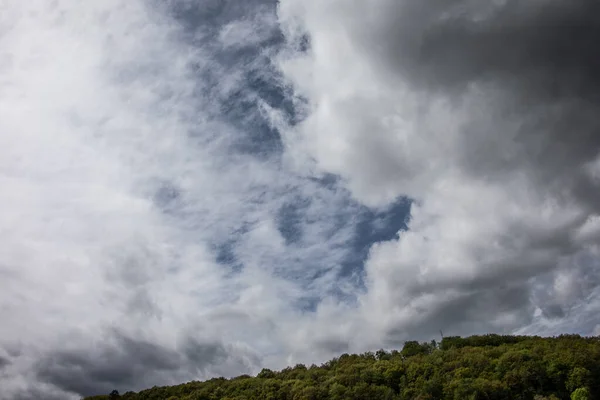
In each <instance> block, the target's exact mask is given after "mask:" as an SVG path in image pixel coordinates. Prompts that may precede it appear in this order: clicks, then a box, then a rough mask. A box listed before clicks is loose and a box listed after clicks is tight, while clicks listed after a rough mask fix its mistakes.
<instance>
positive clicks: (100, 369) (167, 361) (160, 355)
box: [36, 334, 183, 395]
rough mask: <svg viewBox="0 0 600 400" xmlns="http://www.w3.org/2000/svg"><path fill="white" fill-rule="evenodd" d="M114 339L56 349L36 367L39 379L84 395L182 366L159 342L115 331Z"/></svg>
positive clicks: (129, 384)
mask: <svg viewBox="0 0 600 400" xmlns="http://www.w3.org/2000/svg"><path fill="white" fill-rule="evenodd" d="M115 339H116V340H115V341H114V343H104V344H102V345H100V346H99V347H95V346H92V345H90V347H89V348H80V349H77V350H57V351H55V352H52V353H50V354H49V355H48V356H46V357H45V358H43V359H42V360H41V361H40V363H39V364H38V366H37V368H36V373H37V376H38V378H39V379H40V380H42V381H45V382H47V383H51V384H53V385H55V386H57V387H59V388H61V389H63V390H65V391H68V392H75V393H78V394H81V395H93V394H102V393H109V392H110V391H111V390H113V389H118V390H120V391H126V390H131V389H133V388H139V387H140V385H144V384H150V383H151V381H152V380H153V379H159V376H158V375H157V374H158V373H159V372H161V371H162V372H167V371H170V372H172V371H174V370H177V369H179V368H181V367H182V361H183V360H182V358H181V356H180V355H179V354H178V353H176V352H174V351H171V350H168V349H166V348H163V347H160V346H158V345H155V344H152V343H149V342H144V341H136V340H134V339H131V338H127V337H124V336H120V335H118V334H117V335H116V336H115Z"/></svg>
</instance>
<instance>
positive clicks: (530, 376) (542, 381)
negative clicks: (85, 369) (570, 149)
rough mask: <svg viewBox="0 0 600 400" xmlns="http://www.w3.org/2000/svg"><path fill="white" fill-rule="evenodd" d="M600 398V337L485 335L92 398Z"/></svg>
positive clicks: (280, 399)
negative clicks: (317, 364) (230, 377)
mask: <svg viewBox="0 0 600 400" xmlns="http://www.w3.org/2000/svg"><path fill="white" fill-rule="evenodd" d="M116 398H118V399H120V400H142V399H143V400H159V399H160V400H163V399H168V400H321V399H328V400H338V399H339V400H341V399H355V400H378V399H382V400H397V399H415V400H416V399H420V400H423V399H444V400H446V399H447V400H472V399H477V400H479V399H489V400H500V399H511V400H514V399H523V400H542V399H547V400H551V399H573V400H575V399H577V400H582V399H588V400H590V399H600V338H599V337H589V338H587V337H580V336H578V335H562V336H559V337H554V338H540V337H527V336H500V335H483V336H471V337H468V338H460V337H447V338H444V339H443V340H442V342H441V343H440V344H439V345H438V344H437V343H436V342H435V341H432V342H431V343H419V342H415V341H409V342H406V343H405V345H404V347H403V349H402V351H391V352H386V351H383V350H379V351H377V352H376V353H370V352H369V353H364V354H360V355H348V354H343V355H342V356H340V357H338V358H335V359H333V360H330V361H328V362H326V363H325V364H323V365H321V366H315V365H313V366H310V367H308V368H307V367H306V366H304V365H296V366H295V367H293V368H286V369H284V370H282V371H279V372H274V371H271V370H268V369H263V370H262V371H261V372H260V373H259V374H258V375H257V376H256V377H250V376H240V377H237V378H233V379H225V378H216V379H211V380H209V381H206V382H196V381H194V382H189V383H186V384H183V385H178V386H170V387H154V388H152V389H147V390H143V391H141V392H139V393H133V392H128V393H125V394H122V395H120V396H119V395H118V393H116V392H113V393H111V394H110V395H105V396H94V397H90V398H88V399H87V400H100V399H103V400H104V399H116Z"/></svg>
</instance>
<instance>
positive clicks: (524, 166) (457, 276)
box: [280, 0, 600, 343]
mask: <svg viewBox="0 0 600 400" xmlns="http://www.w3.org/2000/svg"><path fill="white" fill-rule="evenodd" d="M597 11H598V5H597V4H596V2H593V1H575V2H573V1H569V2H567V1H560V0H556V1H554V0H546V1H538V2H520V1H511V0H506V1H494V2H487V3H485V4H483V3H482V2H475V1H466V0H465V1H460V0H459V1H450V2H448V1H436V0H431V1H420V2H411V1H387V0H381V1H376V2H363V1H351V2H347V1H333V2H319V1H302V2H301V1H294V0H284V1H282V2H281V5H280V19H281V22H282V24H283V26H284V27H285V32H286V37H287V40H288V42H289V44H290V48H292V49H293V48H295V47H297V44H298V43H299V42H300V41H301V40H302V36H303V35H308V36H309V37H310V49H309V50H308V51H306V52H297V51H293V50H292V51H290V52H289V53H287V54H284V55H282V57H281V59H280V63H281V68H282V70H283V71H284V73H285V75H286V77H287V78H288V79H289V81H290V82H291V83H292V84H293V85H294V87H295V88H296V90H297V94H298V96H301V97H303V98H305V99H308V103H309V106H308V108H309V110H310V111H309V115H308V117H307V118H306V120H305V121H303V123H302V124H301V125H299V126H297V127H295V129H293V130H290V131H289V132H288V134H287V136H286V137H285V138H286V141H287V143H288V145H289V148H290V149H291V151H292V152H293V153H294V154H295V156H296V157H297V158H303V159H305V160H310V159H313V160H315V162H316V167H317V168H318V170H321V171H327V172H329V173H335V174H339V175H340V176H341V177H342V178H343V179H344V181H345V182H346V184H347V187H348V188H349V189H350V190H351V192H352V194H353V196H355V197H356V198H357V199H359V200H360V201H361V202H363V203H364V204H367V205H370V206H373V207H377V206H382V205H385V204H388V203H389V202H390V201H393V200H394V199H396V198H398V197H399V196H408V197H410V198H411V199H413V200H414V203H413V206H412V209H411V220H410V223H409V230H408V231H407V232H403V233H401V234H400V236H399V238H398V239H395V240H390V241H387V242H381V243H378V244H375V245H374V246H373V247H372V248H371V251H370V256H369V259H368V260H367V262H366V266H365V268H366V282H367V291H366V293H365V294H364V295H363V296H361V299H360V304H361V306H360V310H361V313H363V317H364V318H365V319H367V320H368V321H370V324H368V326H369V329H370V330H371V337H372V336H376V337H379V338H383V339H384V340H388V341H389V343H393V342H394V341H400V340H402V339H405V338H406V337H408V336H410V335H416V336H427V335H432V334H433V332H435V331H436V330H437V329H439V328H447V330H448V331H451V332H453V333H461V334H464V333H472V332H485V331H490V330H493V331H514V330H519V329H520V330H524V331H530V332H542V331H543V332H546V333H548V332H555V331H556V329H557V327H558V325H557V322H556V319H559V320H562V321H572V322H573V324H572V326H571V327H568V328H565V329H567V330H569V331H572V330H575V331H577V332H581V333H591V332H592V330H593V327H594V325H595V323H597V321H596V319H595V317H594V315H595V312H594V311H593V310H595V309H596V308H597V304H598V303H597V299H596V298H595V297H594V296H593V292H594V289H595V288H596V287H597V284H598V281H597V279H596V278H595V275H596V270H597V228H596V226H597V225H596V220H597V212H598V209H597V204H598V202H597V193H598V189H599V188H598V180H597V178H596V177H595V175H594V172H592V171H595V170H596V167H595V166H596V165H597V163H598V151H599V150H600V142H599V141H598V140H599V139H598V138H599V137H600V136H599V135H598V128H599V126H598V119H597V118H596V117H595V115H597V113H598V111H599V110H598V98H597V94H596V90H595V88H597V85H598V82H599V79H598V78H599V75H598V72H597V71H598V63H599V62H600V58H598V56H597V52H596V51H595V50H594V46H595V43H596V42H597V41H598V39H599V36H598V35H599V34H600V30H599V29H598V24H597V22H596V20H595V18H594V15H595V14H596V12H597ZM584 232H585V233H584ZM587 232H589V236H588V233H587ZM583 282H585V283H586V284H585V285H584V284H583ZM588 303H589V304H591V305H590V306H588V307H587V308H586V309H585V311H584V310H583V309H582V308H581V307H580V306H581V305H582V304H588ZM578 307H579V308H578ZM581 313H585V315H586V317H582V316H581ZM576 320H577V321H578V322H577V323H575V321H576ZM567 325H568V324H564V325H562V326H563V327H565V326H567ZM527 327H530V329H529V328H527Z"/></svg>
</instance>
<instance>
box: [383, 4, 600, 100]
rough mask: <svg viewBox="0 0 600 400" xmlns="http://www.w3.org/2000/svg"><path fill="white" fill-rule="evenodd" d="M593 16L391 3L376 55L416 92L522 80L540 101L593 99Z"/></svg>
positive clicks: (563, 10) (577, 9)
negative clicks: (478, 81)
mask: <svg viewBox="0 0 600 400" xmlns="http://www.w3.org/2000/svg"><path fill="white" fill-rule="evenodd" d="M599 12H600V3H598V2H597V1H594V0H575V1H564V0H545V1H536V2H531V1H520V0H507V1H497V2H491V1H490V2H476V1H468V0H453V1H440V0H425V1H420V2H416V1H403V2H396V3H395V4H394V5H393V6H392V7H391V10H389V12H388V13H387V16H388V18H390V20H389V21H388V22H389V24H388V25H387V27H388V28H389V30H386V31H381V32H380V33H381V34H382V35H385V36H386V37H387V40H386V39H385V38H381V39H383V40H382V43H384V44H385V46H384V47H383V48H381V51H382V53H384V55H383V57H384V58H387V59H388V62H389V63H390V64H391V65H392V66H393V67H395V68H397V69H398V71H399V72H400V73H402V74H404V75H405V76H407V77H408V81H409V82H411V83H412V84H415V85H418V86H422V87H428V88H435V89H442V90H444V89H447V88H452V87H457V86H464V85H465V84H467V83H469V82H472V81H473V80H475V79H483V80H485V79H492V80H494V79H498V78H506V79H514V78H516V79H519V80H521V79H524V78H526V79H527V80H528V81H527V82H524V81H523V82H521V83H523V84H524V86H523V87H522V89H525V90H527V91H531V90H533V89H535V90H537V91H539V94H541V95H543V96H553V95H554V96H568V95H575V96H578V97H579V96H583V95H589V96H591V98H592V99H598V91H597V89H598V85H599V84H600V71H599V67H600V55H599V54H598V52H597V44H598V41H599V40H600V26H599V23H598V17H597V16H598V13H599Z"/></svg>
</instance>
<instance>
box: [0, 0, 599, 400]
mask: <svg viewBox="0 0 600 400" xmlns="http://www.w3.org/2000/svg"><path fill="white" fill-rule="evenodd" d="M5 3H6V4H5V5H4V6H3V12H2V13H1V14H2V16H1V17H0V89H1V90H0V149H1V150H0V185H1V187H2V193H3V196H1V198H0V227H2V228H0V243H2V244H1V245H0V256H1V257H0V276H1V277H2V279H0V293H2V294H1V295H0V305H1V306H2V307H0V310H1V311H0V316H1V317H2V321H3V324H2V326H1V327H0V360H3V361H0V365H2V367H0V374H1V375H2V380H3V393H2V394H0V398H11V399H12V398H24V399H26V398H36V397H40V396H41V397H44V398H52V397H55V398H71V397H72V398H78V396H80V395H82V394H91V393H96V392H106V391H109V390H112V389H113V388H117V389H118V390H120V391H123V392H124V391H127V390H132V389H139V388H143V387H146V386H152V385H161V384H170V383H177V382H182V381H186V380H190V379H204V378H208V377H212V376H233V375H237V374H241V373H253V372H257V371H258V370H259V369H260V368H262V367H269V368H279V367H283V366H285V365H286V364H294V363H296V362H305V363H312V362H319V361H324V360H326V359H328V358H330V357H331V356H335V355H338V353H339V352H342V351H343V352H353V351H363V350H373V349H376V348H380V347H392V346H399V345H401V344H402V342H403V340H405V339H408V338H409V337H410V338H413V339H415V338H417V339H430V338H431V337H433V336H434V335H437V332H438V330H439V329H440V328H441V329H443V330H444V333H447V334H469V333H477V332H487V331H499V332H510V331H512V332H522V333H536V334H553V333H557V332H563V331H577V332H580V333H591V332H592V331H593V330H594V329H596V326H597V325H598V324H599V323H600V321H598V320H597V317H596V316H597V315H598V304H599V303H598V301H597V299H598V282H600V276H598V273H597V271H598V254H597V253H598V250H597V241H598V233H599V232H600V229H599V225H598V220H599V219H598V216H597V211H598V210H597V204H598V202H597V201H596V200H597V198H596V197H597V193H598V191H597V189H598V176H599V175H600V167H599V166H600V159H598V157H597V153H598V147H599V145H600V143H599V142H598V140H597V135H595V132H596V130H597V129H598V126H597V122H596V120H597V118H595V115H596V112H597V111H598V110H597V98H596V97H595V96H596V95H595V92H596V90H594V88H596V87H597V82H598V80H597V76H596V75H595V74H596V70H597V68H596V66H597V63H598V59H597V58H595V56H594V52H593V48H592V47H591V46H592V44H593V43H595V42H596V41H597V40H596V36H597V35H598V30H597V28H596V27H595V25H594V23H593V20H592V19H591V15H594V11H595V10H596V8H597V6H596V5H595V4H594V3H593V2H591V1H578V2H566V1H558V0H556V1H554V0H542V1H538V2H535V3H527V5H524V4H523V3H522V2H515V1H495V2H491V3H490V4H485V5H484V4H480V2H474V1H459V0H455V1H451V2H442V1H434V0H426V1H421V2H418V3H416V2H408V1H402V2H393V1H389V0H377V1H375V2H364V1H352V2H342V1H332V2H327V3H324V2H319V1H312V0H310V1H306V0H303V1H299V0H282V1H280V2H279V3H278V4H275V2H271V1H264V2H263V1H252V2H245V3H244V4H243V5H242V4H241V3H239V2H230V1H212V0H207V1H203V2H192V1H170V2H164V3H157V2H144V1H124V0H109V1H104V2H92V3H89V2H86V3H81V2H76V1H73V0H60V1H56V2H52V3H49V2H46V1H43V0H35V1H30V2H27V3H23V2H18V1H8V2H5ZM567 37H570V38H571V39H569V40H566V38H567ZM505 43H507V45H505ZM574 43H575V44H576V45H574ZM409 212H410V218H407V214H408V213H409ZM134 354H135V355H134ZM111 371H119V374H115V373H113V372H111ZM74 377H76V379H74ZM41 394H43V396H42V395H41ZM2 396H4V397H2Z"/></svg>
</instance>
